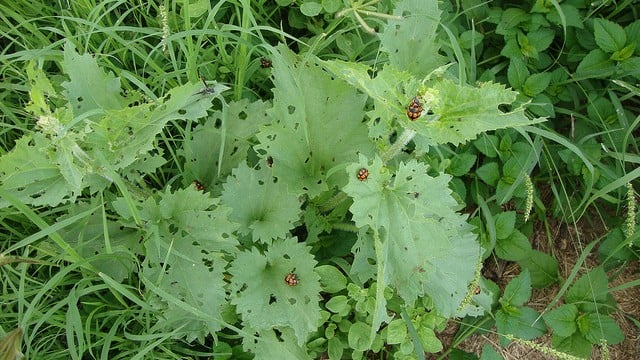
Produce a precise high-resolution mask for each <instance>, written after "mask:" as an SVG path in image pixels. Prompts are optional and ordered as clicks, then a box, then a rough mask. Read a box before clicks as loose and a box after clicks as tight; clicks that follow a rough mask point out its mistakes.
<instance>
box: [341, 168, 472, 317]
mask: <svg viewBox="0 0 640 360" xmlns="http://www.w3.org/2000/svg"><path fill="white" fill-rule="evenodd" d="M362 168H366V169H368V172H369V177H368V178H367V179H366V180H365V181H360V180H358V179H357V177H356V174H357V173H358V171H359V170H360V169H362ZM347 173H348V174H349V176H350V182H349V184H348V185H347V186H346V187H345V188H344V191H345V192H346V193H347V194H348V195H349V196H351V197H352V198H353V199H354V203H353V205H352V206H351V208H350V210H351V213H352V214H353V220H354V221H355V223H356V225H357V226H359V227H367V226H368V227H370V228H372V229H374V242H373V243H374V244H375V243H376V242H377V241H380V246H381V248H378V249H375V250H373V249H371V248H372V247H374V244H372V242H371V241H369V242H366V241H365V242H361V243H359V244H357V246H359V247H360V251H358V252H356V253H355V254H356V257H360V256H362V255H363V254H364V255H367V256H372V254H376V253H379V254H380V257H378V256H373V258H374V261H376V262H377V267H378V268H377V271H378V272H382V273H383V278H384V281H385V284H378V286H386V285H391V286H393V287H394V288H395V289H396V290H397V291H398V293H399V295H400V296H401V297H402V298H403V299H404V300H405V301H406V303H407V304H413V302H414V301H415V300H416V299H417V298H418V297H419V296H423V295H425V294H428V295H429V296H430V297H431V298H432V299H433V301H434V304H435V308H436V310H438V312H439V314H441V315H443V316H450V315H451V314H453V313H454V312H455V310H456V308H457V306H458V304H459V303H460V302H461V301H462V299H463V298H464V296H465V294H466V292H467V284H468V283H469V282H470V281H471V279H472V278H473V274H474V273H475V267H476V262H477V260H478V256H479V248H478V244H477V242H476V241H475V235H473V234H472V233H471V232H470V227H469V225H467V224H466V223H465V221H464V217H463V216H461V215H459V214H457V213H456V212H455V209H457V208H458V205H457V203H456V201H455V200H454V199H453V197H452V196H451V190H450V189H449V188H448V186H447V184H448V181H449V177H448V176H445V175H440V176H438V177H435V178H434V177H431V176H430V175H428V173H427V167H426V165H424V164H420V163H418V162H416V161H415V160H414V161H410V162H409V163H407V164H402V163H401V164H400V166H399V167H398V170H397V171H396V172H392V171H390V170H389V169H386V168H384V167H383V166H382V162H381V161H380V159H379V158H376V159H374V160H373V162H372V163H369V162H368V161H367V159H366V158H365V157H364V156H361V158H360V162H359V163H357V164H352V165H350V166H348V167H347ZM416 194H417V195H416ZM375 233H378V235H375ZM376 236H379V240H375V239H376ZM366 247H369V250H364V251H363V249H364V248H366ZM462 259H464V260H462ZM357 262H368V260H358V259H354V266H355V264H356V263H357ZM375 325H376V324H375V323H374V327H375Z"/></svg>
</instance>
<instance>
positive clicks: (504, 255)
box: [495, 230, 533, 261]
mask: <svg viewBox="0 0 640 360" xmlns="http://www.w3.org/2000/svg"><path fill="white" fill-rule="evenodd" d="M495 251H496V255H497V256H498V257H499V258H501V259H504V260H508V261H519V260H522V259H525V258H526V257H528V256H529V255H530V253H531V251H533V250H532V249H531V243H530V242H529V239H528V238H527V237H526V236H524V234H522V233H521V232H520V231H518V230H514V231H513V232H512V233H511V234H509V236H507V237H506V238H504V239H498V240H497V241H496V248H495Z"/></svg>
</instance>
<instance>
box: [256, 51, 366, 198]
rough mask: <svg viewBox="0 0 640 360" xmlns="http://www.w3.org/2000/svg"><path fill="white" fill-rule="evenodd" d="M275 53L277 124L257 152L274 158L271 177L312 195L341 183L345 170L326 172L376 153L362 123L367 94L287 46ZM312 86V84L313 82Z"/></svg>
mask: <svg viewBox="0 0 640 360" xmlns="http://www.w3.org/2000/svg"><path fill="white" fill-rule="evenodd" d="M278 49H279V51H280V52H274V54H273V57H274V59H273V64H274V66H273V71H274V84H275V88H274V100H273V108H272V109H271V111H270V115H271V117H272V118H273V119H274V121H273V123H272V124H271V125H269V126H266V127H264V128H263V129H262V130H261V131H260V132H259V133H258V134H257V137H258V139H259V140H260V144H258V145H257V146H256V149H257V151H259V152H263V153H265V154H266V155H268V156H271V157H272V158H273V175H274V176H275V177H276V178H278V181H279V183H282V184H287V185H288V187H289V190H290V191H293V192H295V193H296V194H300V193H302V192H305V193H306V194H307V195H308V196H309V197H310V198H313V197H315V196H317V195H318V194H320V193H321V192H322V191H325V190H327V189H328V188H330V187H333V186H343V185H344V184H345V183H346V181H347V179H346V178H345V176H344V173H343V172H342V171H337V172H332V173H331V174H328V172H329V171H330V170H331V169H333V168H336V167H339V166H344V165H345V164H346V163H349V162H353V161H356V160H357V154H358V153H363V154H372V152H373V144H372V143H371V141H370V140H369V139H368V137H367V128H366V126H365V124H363V123H362V119H363V117H364V104H365V101H366V96H363V95H362V94H359V93H358V91H357V90H356V89H355V88H353V87H352V86H349V85H348V84H346V83H345V82H343V81H341V80H340V79H336V78H333V77H332V76H331V75H330V74H329V73H327V72H326V71H324V70H323V69H322V68H321V66H320V65H319V64H318V63H317V62H316V60H314V59H306V60H304V61H303V60H302V59H296V58H295V55H294V54H293V53H292V52H291V51H290V50H288V49H286V48H285V47H284V46H280V47H279V48H278ZM310 84H313V86H310Z"/></svg>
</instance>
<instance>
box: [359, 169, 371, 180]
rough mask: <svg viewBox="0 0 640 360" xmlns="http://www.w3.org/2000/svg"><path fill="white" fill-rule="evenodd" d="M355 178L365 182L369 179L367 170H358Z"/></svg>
mask: <svg viewBox="0 0 640 360" xmlns="http://www.w3.org/2000/svg"><path fill="white" fill-rule="evenodd" d="M356 177H357V178H358V180H360V181H365V180H367V178H368V177H369V170H367V169H365V168H362V169H360V170H358V174H357V175H356Z"/></svg>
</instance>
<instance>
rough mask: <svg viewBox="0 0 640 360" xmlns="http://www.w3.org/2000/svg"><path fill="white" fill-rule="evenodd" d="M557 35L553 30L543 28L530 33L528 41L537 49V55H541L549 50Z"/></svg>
mask: <svg viewBox="0 0 640 360" xmlns="http://www.w3.org/2000/svg"><path fill="white" fill-rule="evenodd" d="M547 25H548V24H547ZM555 35H556V33H555V31H554V30H553V29H549V28H547V27H543V28H540V29H538V30H534V31H531V32H530V33H528V34H527V40H528V41H529V43H530V44H531V45H532V46H533V47H534V48H535V51H536V52H537V53H541V52H543V51H545V50H547V48H549V45H551V43H552V42H553V38H554V37H555Z"/></svg>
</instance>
